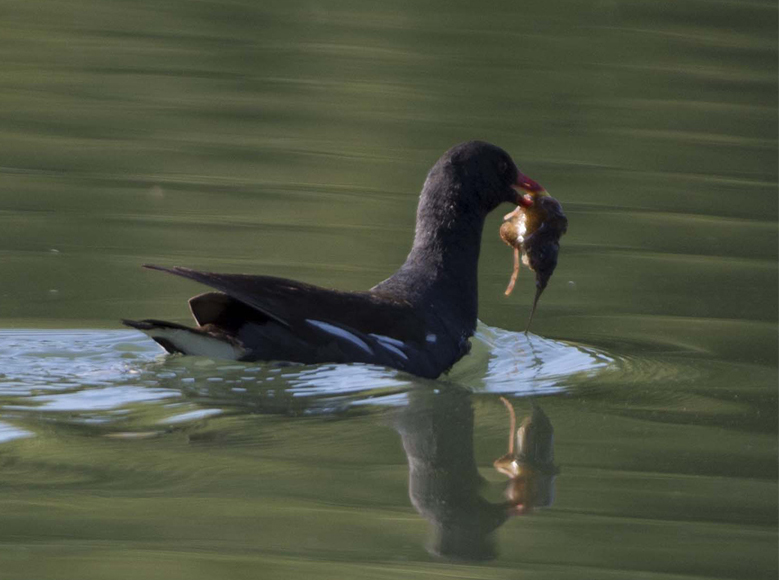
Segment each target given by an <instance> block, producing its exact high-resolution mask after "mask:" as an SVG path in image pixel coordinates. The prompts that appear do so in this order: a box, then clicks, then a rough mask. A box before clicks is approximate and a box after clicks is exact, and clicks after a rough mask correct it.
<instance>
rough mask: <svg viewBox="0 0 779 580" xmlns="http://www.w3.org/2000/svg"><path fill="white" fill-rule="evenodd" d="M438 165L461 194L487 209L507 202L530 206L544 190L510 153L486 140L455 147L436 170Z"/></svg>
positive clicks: (438, 164)
mask: <svg viewBox="0 0 779 580" xmlns="http://www.w3.org/2000/svg"><path fill="white" fill-rule="evenodd" d="M436 169H438V170H439V171H440V172H441V173H442V174H443V176H444V178H445V180H446V181H447V182H449V184H450V187H453V188H454V189H455V192H456V193H457V194H458V197H460V198H469V199H468V200H469V201H471V200H475V201H477V203H478V205H479V207H480V209H482V211H484V213H489V212H490V211H492V210H493V209H495V208H496V207H497V206H498V205H500V204H501V203H504V202H508V203H512V204H514V205H517V206H523V207H530V206H532V205H533V198H534V197H535V196H536V195H537V194H539V193H540V192H543V191H544V188H543V187H541V186H540V185H539V184H538V183H536V182H535V181H533V180H532V179H530V178H529V177H528V176H527V175H525V174H523V173H522V172H521V171H519V169H517V165H516V163H514V160H513V159H511V156H510V155H509V154H508V153H506V152H505V151H504V150H503V149H501V148H500V147H497V146H496V145H492V144H490V143H486V142H484V141H468V142H466V143H462V144H460V145H456V146H455V147H452V148H451V149H450V150H449V151H447V152H446V153H445V154H444V155H443V157H441V159H439V161H438V163H436V167H434V168H433V170H434V171H435V170H436ZM432 173H433V172H431V174H432Z"/></svg>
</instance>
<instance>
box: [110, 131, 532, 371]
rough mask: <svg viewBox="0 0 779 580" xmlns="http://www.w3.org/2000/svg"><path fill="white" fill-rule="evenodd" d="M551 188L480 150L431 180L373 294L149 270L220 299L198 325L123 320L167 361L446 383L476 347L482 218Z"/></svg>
mask: <svg viewBox="0 0 779 580" xmlns="http://www.w3.org/2000/svg"><path fill="white" fill-rule="evenodd" d="M541 190H542V188H541V187H540V186H539V185H538V184H537V183H535V182H534V181H532V180H531V179H529V178H527V177H526V176H524V175H522V174H521V173H520V172H519V171H518V170H517V167H516V165H515V164H514V162H513V161H512V160H511V157H509V155H508V154H507V153H506V152H505V151H503V150H502V149H500V148H498V147H496V146H494V145H490V144H488V143H483V142H479V141H471V142H468V143H464V144H462V145H458V146H456V147H454V148H452V149H450V150H449V151H447V152H446V153H445V154H444V155H443V157H441V158H440V159H439V160H438V162H436V164H435V165H434V166H433V168H432V169H431V170H430V173H429V174H428V176H427V180H426V181H425V185H424V187H423V189H422V194H421V196H420V200H419V207H418V209H417V224H416V234H415V237H414V245H413V247H412V249H411V253H410V254H409V255H408V258H406V262H405V263H404V264H403V265H402V266H401V267H400V269H399V270H398V271H397V272H395V274H393V275H392V276H390V277H389V278H388V279H386V280H385V281H383V282H381V283H380V284H378V285H377V286H375V287H374V288H372V289H371V290H369V291H367V292H339V291H336V290H328V289H325V288H320V287H317V286H312V285H309V284H304V283H302V282H295V281H292V280H286V279H282V278H272V277H269V276H247V275H237V274H215V273H209V272H198V271H195V270H190V269H187V268H178V267H174V268H164V267H161V266H147V267H149V268H151V269H154V270H161V271H164V272H169V273H171V274H175V275H177V276H182V277H184V278H189V279H190V280H194V281H196V282H200V283H202V284H205V285H207V286H210V287H211V288H214V289H215V290H217V291H218V292H208V293H206V294H201V295H200V296H196V297H194V298H192V299H191V300H190V301H189V304H190V309H191V310H192V314H193V315H194V317H195V320H196V321H197V323H198V325H199V326H198V327H196V328H189V327H186V326H182V325H179V324H174V323H170V322H164V321H160V320H143V321H131V320H126V321H124V323H125V324H127V325H128V326H132V327H133V328H137V329H139V330H141V331H143V332H145V333H146V334H148V335H149V336H150V337H151V338H153V339H154V340H155V341H157V342H158V343H159V344H160V345H161V346H162V347H163V348H164V349H165V350H167V351H168V352H178V353H184V354H194V355H204V356H211V357H215V358H231V359H240V360H287V361H295V362H303V363H321V362H335V363H342V362H364V363H375V364H380V365H385V366H389V367H394V368H398V369H401V370H405V371H407V372H410V373H414V374H417V375H421V376H425V377H431V378H434V377H437V376H438V375H439V374H441V373H442V372H443V371H445V370H446V369H448V368H449V367H450V366H451V365H453V364H454V363H455V362H457V360H459V359H460V358H461V357H462V356H463V355H464V354H466V353H467V352H468V350H469V348H470V344H469V342H468V339H469V338H470V336H471V335H472V334H473V332H474V330H475V327H476V314H477V265H478V259H479V247H480V244H481V235H482V229H483V226H484V219H485V217H486V216H487V214H488V213H489V212H490V211H492V210H493V209H495V208H496V207H497V206H498V205H500V204H501V203H503V202H510V203H514V204H516V205H525V206H527V205H530V204H532V201H531V200H530V198H529V197H527V196H526V195H525V194H524V192H528V193H533V192H538V191H541Z"/></svg>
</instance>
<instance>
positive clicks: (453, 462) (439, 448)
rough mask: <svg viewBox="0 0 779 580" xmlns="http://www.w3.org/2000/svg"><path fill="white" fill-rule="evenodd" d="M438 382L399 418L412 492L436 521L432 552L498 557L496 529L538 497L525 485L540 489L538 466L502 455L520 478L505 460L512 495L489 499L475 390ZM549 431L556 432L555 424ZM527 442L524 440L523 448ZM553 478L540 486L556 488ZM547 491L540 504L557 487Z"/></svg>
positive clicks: (412, 399) (413, 395) (412, 397)
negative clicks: (484, 490) (477, 444)
mask: <svg viewBox="0 0 779 580" xmlns="http://www.w3.org/2000/svg"><path fill="white" fill-rule="evenodd" d="M437 386H438V387H439V389H436V391H438V392H436V391H434V390H431V389H422V388H418V389H414V390H412V391H410V392H409V405H408V406H407V407H404V408H402V409H400V410H399V411H398V414H397V420H396V421H395V424H394V426H395V429H396V430H397V431H398V433H400V436H401V438H402V440H403V447H404V449H405V452H406V456H407V457H408V464H409V497H410V499H411V503H412V504H413V505H414V508H415V509H416V510H417V511H418V512H419V513H420V514H421V515H422V516H423V517H425V519H427V520H428V521H430V523H431V524H432V526H433V529H432V538H431V543H430V546H429V549H430V550H431V552H433V553H434V554H436V555H439V556H444V557H451V558H465V559H480V560H484V559H491V558H494V557H495V547H494V541H493V537H492V532H494V531H495V530H496V529H497V528H498V527H500V526H501V525H502V524H503V523H504V522H505V521H506V520H507V519H508V518H509V517H511V516H513V515H519V514H522V513H526V512H527V511H528V508H529V507H531V506H530V503H529V500H531V499H533V498H531V497H530V496H529V495H528V494H527V492H525V491H522V490H525V489H527V490H530V489H536V487H535V486H533V485H531V484H530V482H531V481H532V480H533V479H534V477H535V472H534V471H530V470H524V468H520V466H521V465H523V464H522V463H521V459H520V458H519V457H517V459H516V461H515V460H513V459H512V460H509V459H508V458H507V456H504V457H503V458H501V460H498V461H502V460H505V461H506V465H505V469H508V470H511V469H513V468H512V467H511V466H512V465H513V464H514V463H516V465H517V466H518V472H517V473H518V476H517V477H516V478H515V477H513V476H512V475H511V473H507V472H506V471H505V470H504V466H503V464H501V467H500V468H499V470H500V471H502V472H503V473H507V474H508V475H509V476H510V477H512V482H511V484H510V485H509V490H508V492H507V497H508V501H504V502H499V503H491V502H489V501H487V500H486V499H484V498H483V497H482V496H481V495H480V493H479V490H480V488H481V487H482V485H483V484H484V480H483V479H482V477H481V476H480V475H479V473H478V470H477V467H476V459H475V457H474V449H473V428H474V419H473V408H472V407H471V402H470V395H469V393H468V392H466V391H464V390H461V389H459V388H455V387H452V386H448V385H442V384H441V383H438V384H437ZM539 411H540V410H539ZM541 413H543V412H541ZM544 417H545V416H544ZM547 423H548V419H547ZM523 425H524V422H523ZM520 430H521V428H520ZM512 431H513V428H512ZM549 434H550V437H551V424H549ZM525 448H526V446H523V445H520V446H519V450H520V452H521V451H522V450H523V449H525ZM547 448H548V449H549V450H550V452H551V439H550V442H549V445H548V446H547ZM496 467H497V462H496ZM553 479H554V475H551V476H550V477H548V478H547V480H546V483H545V484H542V485H541V486H539V488H542V487H544V485H546V487H547V489H551V485H552V482H553ZM516 481H522V482H523V483H522V486H521V490H520V491H519V492H518V493H517V492H516V491H513V490H514V489H515V487H516V484H515V482H516ZM541 495H543V494H540V495H539V494H535V496H534V497H539V498H540V497H541ZM545 497H547V498H549V501H548V502H547V503H545V504H539V505H549V504H550V503H551V497H552V494H551V492H549V493H547V494H546V496H545Z"/></svg>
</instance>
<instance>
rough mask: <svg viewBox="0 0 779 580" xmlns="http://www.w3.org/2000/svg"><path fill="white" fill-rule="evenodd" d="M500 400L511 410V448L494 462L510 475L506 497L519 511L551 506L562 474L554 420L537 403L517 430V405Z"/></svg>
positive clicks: (525, 511) (516, 511) (523, 511)
mask: <svg viewBox="0 0 779 580" xmlns="http://www.w3.org/2000/svg"><path fill="white" fill-rule="evenodd" d="M500 400H501V401H503V404H504V405H506V408H507V409H508V410H509V417H510V427H509V449H508V453H506V455H504V456H503V457H500V458H498V459H496V460H495V463H494V464H493V465H495V469H497V470H498V471H500V472H501V473H503V474H505V475H508V477H509V485H508V487H507V488H506V497H507V498H508V500H509V503H510V504H511V505H512V506H513V510H514V512H515V513H517V514H520V513H527V512H529V511H530V510H531V509H532V508H534V507H547V506H550V505H552V502H553V501H554V478H555V476H556V475H557V474H558V473H559V470H558V469H557V467H556V466H555V464H554V437H553V435H554V430H553V429H552V423H551V421H549V417H547V416H546V413H544V412H543V411H542V410H541V408H540V407H538V406H536V405H533V414H532V415H530V416H528V417H525V418H524V419H523V420H522V424H521V425H520V426H519V429H517V430H516V433H515V432H514V430H515V429H516V426H517V417H516V415H515V414H514V407H513V406H512V405H511V403H509V402H508V400H507V399H505V398H503V397H501V398H500ZM515 437H516V449H515V447H514V441H515Z"/></svg>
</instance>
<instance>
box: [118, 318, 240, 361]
mask: <svg viewBox="0 0 779 580" xmlns="http://www.w3.org/2000/svg"><path fill="white" fill-rule="evenodd" d="M122 324H124V325H125V326H129V327H130V328H135V329H137V330H140V331H141V332H143V333H144V334H146V335H147V336H148V337H149V338H151V339H152V340H153V341H154V342H156V343H157V344H159V345H160V346H161V347H162V348H164V349H165V350H166V351H167V352H169V353H180V354H188V355H193V356H206V357H209V358H221V359H231V360H237V359H240V358H241V357H242V356H243V355H244V354H245V351H244V349H243V348H242V347H241V346H240V345H239V344H237V343H235V341H231V340H230V339H229V338H228V337H226V336H219V335H217V334H214V333H211V332H208V331H206V330H204V329H203V328H191V327H189V326H184V325H183V324H176V323H175V322H166V321H165V320H153V319H147V320H122Z"/></svg>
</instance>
